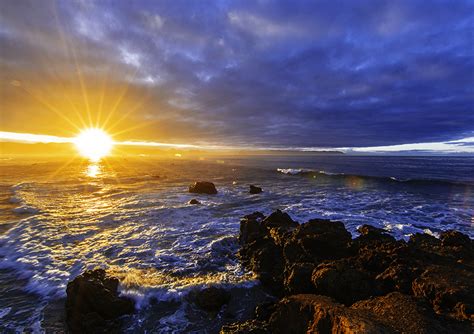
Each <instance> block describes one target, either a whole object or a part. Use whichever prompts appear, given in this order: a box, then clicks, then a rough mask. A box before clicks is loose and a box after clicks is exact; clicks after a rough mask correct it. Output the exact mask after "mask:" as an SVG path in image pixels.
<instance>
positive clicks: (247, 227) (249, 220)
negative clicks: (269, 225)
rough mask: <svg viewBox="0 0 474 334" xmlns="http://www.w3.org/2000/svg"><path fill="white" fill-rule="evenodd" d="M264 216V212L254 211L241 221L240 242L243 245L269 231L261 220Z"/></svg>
mask: <svg viewBox="0 0 474 334" xmlns="http://www.w3.org/2000/svg"><path fill="white" fill-rule="evenodd" d="M264 218H265V216H264V215H263V213H261V212H254V213H252V214H250V215H247V216H245V217H244V218H243V219H242V220H241V221H240V234H239V243H240V244H241V245H246V244H248V243H250V242H252V241H255V240H257V239H261V238H263V237H265V235H266V233H267V231H266V229H265V228H264V226H263V225H262V224H261V221H262V220H263V219H264Z"/></svg>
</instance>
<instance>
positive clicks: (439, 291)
mask: <svg viewBox="0 0 474 334" xmlns="http://www.w3.org/2000/svg"><path fill="white" fill-rule="evenodd" d="M412 289H413V293H414V295H415V296H418V297H422V298H424V299H426V300H427V301H428V302H429V303H431V305H432V306H433V309H434V310H435V311H436V312H437V313H439V314H444V315H446V316H448V317H452V318H454V319H457V320H471V321H474V271H473V270H472V268H471V269H461V268H456V267H452V266H449V267H446V266H438V265H431V266H429V267H428V268H427V269H426V270H425V271H424V272H423V273H422V274H421V275H420V276H419V277H418V278H416V279H415V280H414V281H413V284H412Z"/></svg>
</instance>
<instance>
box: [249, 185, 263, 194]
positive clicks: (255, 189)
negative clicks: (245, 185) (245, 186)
mask: <svg viewBox="0 0 474 334" xmlns="http://www.w3.org/2000/svg"><path fill="white" fill-rule="evenodd" d="M262 191H263V190H262V188H260V187H257V186H254V185H253V184H251V185H250V189H249V193H250V194H260V193H261V192H262Z"/></svg>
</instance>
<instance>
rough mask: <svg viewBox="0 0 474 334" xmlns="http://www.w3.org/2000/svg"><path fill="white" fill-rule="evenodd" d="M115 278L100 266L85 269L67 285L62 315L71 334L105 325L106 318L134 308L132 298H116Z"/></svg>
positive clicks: (114, 317)
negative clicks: (63, 314) (65, 318)
mask: <svg viewBox="0 0 474 334" xmlns="http://www.w3.org/2000/svg"><path fill="white" fill-rule="evenodd" d="M118 284H119V281H118V279H117V278H115V277H111V276H108V275H107V274H106V272H105V270H103V269H95V270H88V271H86V272H84V273H83V274H81V275H79V276H77V277H76V278H75V279H74V280H73V281H71V282H69V283H68V285H67V289H66V293H67V298H66V317H67V324H68V327H69V330H70V331H71V332H72V333H82V332H91V331H92V332H94V331H96V330H97V329H98V328H107V327H108V326H109V325H111V326H113V325H112V324H110V321H112V320H115V319H117V318H119V317H120V316H123V315H125V314H130V313H133V312H134V310H135V307H134V302H133V300H131V299H129V298H125V297H120V296H119V294H118V291H117V290H118Z"/></svg>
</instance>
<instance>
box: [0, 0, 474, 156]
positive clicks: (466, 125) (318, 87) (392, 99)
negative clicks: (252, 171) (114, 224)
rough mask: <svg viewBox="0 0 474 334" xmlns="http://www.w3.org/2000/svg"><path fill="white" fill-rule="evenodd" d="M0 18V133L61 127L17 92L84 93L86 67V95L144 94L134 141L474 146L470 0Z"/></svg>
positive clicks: (154, 6)
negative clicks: (99, 88) (98, 91)
mask: <svg viewBox="0 0 474 334" xmlns="http://www.w3.org/2000/svg"><path fill="white" fill-rule="evenodd" d="M0 18H1V21H0V22H1V25H0V50H1V51H0V64H1V70H2V78H1V79H2V82H1V86H0V89H1V91H2V95H3V108H2V109H3V110H4V111H2V128H1V129H0V130H5V131H17V132H33V133H43V134H51V135H64V133H61V132H58V131H55V128H54V126H56V125H54V126H53V125H52V124H51V122H41V121H40V120H38V121H35V122H33V123H35V124H30V123H31V122H29V123H28V120H31V119H36V118H37V117H38V115H46V116H47V117H53V116H52V115H49V112H48V111H47V110H43V109H42V108H44V107H42V106H41V105H40V104H38V103H37V101H36V102H35V101H34V100H31V101H30V100H28V99H29V97H28V96H26V95H25V96H22V95H21V94H20V93H18V87H17V86H20V85H21V86H22V87H26V88H25V90H26V91H27V90H28V89H29V90H34V89H36V88H35V87H45V88H44V90H43V91H41V92H43V93H44V92H45V91H46V92H48V93H47V94H52V95H53V94H54V91H55V90H57V88H55V87H57V85H56V86H52V84H50V83H51V82H53V81H54V82H59V81H60V82H65V84H64V85H65V86H67V87H69V88H70V87H79V86H80V83H78V82H77V81H78V80H77V77H76V72H77V70H78V65H79V68H80V71H81V73H82V74H83V79H84V82H83V83H82V84H83V85H85V86H86V88H88V89H89V90H90V91H91V92H92V93H91V95H93V91H94V89H95V87H96V83H97V82H103V81H104V80H105V79H104V78H106V84H107V86H108V87H110V90H109V91H114V90H119V88H118V87H124V86H127V87H128V88H127V94H128V96H131V98H132V99H133V98H137V97H138V99H143V103H140V107H139V108H136V109H133V112H132V111H131V112H130V113H129V114H127V117H126V120H125V121H126V122H127V124H134V123H136V124H141V123H146V126H145V127H144V128H142V129H139V130H136V131H133V130H130V131H129V132H128V133H127V136H128V137H127V138H124V139H127V140H128V139H130V140H145V141H166V142H180V143H190V144H208V145H209V144H211V145H215V144H222V145H231V146H240V145H242V146H255V147H300V148H301V147H303V148H304V147H317V148H349V149H350V148H355V150H360V149H357V148H363V147H372V146H374V147H385V146H392V145H405V144H416V143H444V142H450V143H448V144H445V145H448V147H451V148H452V147H455V148H456V149H455V151H456V152H457V151H463V150H464V151H466V152H469V151H473V149H472V147H473V142H472V140H471V139H472V137H473V136H474V110H473V109H474V108H473V107H474V57H473V54H474V42H473V39H474V38H473V29H474V2H472V1H461V0H459V1H417V0H411V1H275V2H274V1H124V0H119V1H54V2H53V1H51V2H50V1H44V2H43V1H42V2H41V5H40V4H39V2H37V1H23V0H21V1H9V0H7V1H1V2H0ZM64 41H66V43H65V42H64ZM68 45H69V46H71V45H72V48H71V47H67V46H68ZM71 49H72V51H73V52H71ZM48 87H50V88H48ZM77 90H79V88H77ZM51 91H53V93H50V92H51ZM30 95H31V94H30ZM46 97H47V96H46ZM142 97H146V99H145V98H142ZM55 98H57V96H55ZM52 99H53V98H52ZM53 100H54V99H53ZM91 100H93V97H91ZM19 101H21V102H22V103H24V104H25V105H27V106H28V107H25V108H20V107H19V106H18V105H19ZM35 103H36V104H35ZM129 109H131V108H129ZM61 112H62V113H64V114H65V115H67V113H68V112H69V111H68V110H64V109H63V110H61ZM120 112H124V111H119V113H120ZM48 115H49V116H48ZM46 116H44V117H46ZM463 138H467V139H466V140H465V141H463ZM453 142H454V144H453ZM430 145H431V148H433V149H434V150H435V151H446V146H439V144H430ZM430 145H428V146H430ZM433 145H434V146H433ZM394 147H395V148H394V150H397V149H396V148H397V147H398V148H399V149H400V150H405V149H406V146H401V147H399V146H394ZM410 149H411V148H410ZM413 149H414V150H421V151H423V150H424V149H425V147H424V146H423V147H418V146H414V148H413ZM427 149H428V150H429V149H430V148H427ZM388 150H389V151H390V149H388ZM362 151H363V149H362ZM447 151H450V150H449V149H447Z"/></svg>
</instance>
